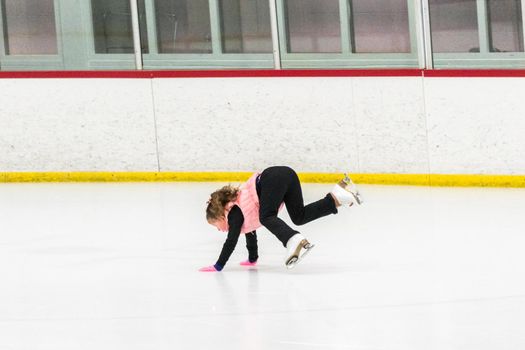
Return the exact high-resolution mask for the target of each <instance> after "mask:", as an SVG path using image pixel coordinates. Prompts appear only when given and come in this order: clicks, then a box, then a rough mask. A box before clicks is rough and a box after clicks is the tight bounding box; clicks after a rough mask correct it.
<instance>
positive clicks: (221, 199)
mask: <svg viewBox="0 0 525 350" xmlns="http://www.w3.org/2000/svg"><path fill="white" fill-rule="evenodd" d="M238 195H239V188H238V187H233V186H231V185H228V186H224V187H223V188H221V189H218V190H217V191H215V192H213V193H212V194H211V196H210V199H209V200H208V206H207V207H206V220H208V221H215V220H220V219H222V218H224V210H225V208H226V205H227V204H228V203H230V202H232V201H234V200H236V199H237V196H238Z"/></svg>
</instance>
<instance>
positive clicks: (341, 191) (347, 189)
mask: <svg viewBox="0 0 525 350" xmlns="http://www.w3.org/2000/svg"><path fill="white" fill-rule="evenodd" d="M332 194H333V195H334V196H335V198H337V201H338V202H339V203H341V205H349V206H352V205H354V204H357V205H361V204H362V203H363V198H362V197H361V194H360V193H359V191H358V190H357V187H356V186H355V184H354V183H353V182H352V180H351V179H350V177H349V176H348V175H347V174H345V177H344V178H343V179H342V180H341V181H339V182H338V183H337V184H336V185H335V186H334V188H333V190H332Z"/></svg>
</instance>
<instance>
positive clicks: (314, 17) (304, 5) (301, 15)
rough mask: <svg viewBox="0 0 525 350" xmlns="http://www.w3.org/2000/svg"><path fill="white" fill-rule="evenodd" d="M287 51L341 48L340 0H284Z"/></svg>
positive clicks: (327, 50)
mask: <svg viewBox="0 0 525 350" xmlns="http://www.w3.org/2000/svg"><path fill="white" fill-rule="evenodd" d="M285 4H286V26H287V35H288V38H287V39H288V40H287V41H288V52H311V53H316V52H341V26H340V18H339V0H286V2H285Z"/></svg>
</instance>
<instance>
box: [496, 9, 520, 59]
mask: <svg viewBox="0 0 525 350" xmlns="http://www.w3.org/2000/svg"><path fill="white" fill-rule="evenodd" d="M488 14H489V28H490V41H491V42H490V51H491V52H523V26H522V20H523V19H522V14H521V2H520V0H488Z"/></svg>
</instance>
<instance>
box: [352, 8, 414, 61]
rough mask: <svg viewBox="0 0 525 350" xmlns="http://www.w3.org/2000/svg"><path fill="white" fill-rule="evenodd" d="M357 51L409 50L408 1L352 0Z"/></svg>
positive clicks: (354, 41)
mask: <svg viewBox="0 0 525 350" xmlns="http://www.w3.org/2000/svg"><path fill="white" fill-rule="evenodd" d="M351 6H352V17H353V18H352V23H353V31H352V32H353V36H354V40H353V44H354V50H353V51H354V52H367V53H376V52H410V31H409V26H408V6H407V1H406V0H389V1H385V0H352V1H351Z"/></svg>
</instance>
